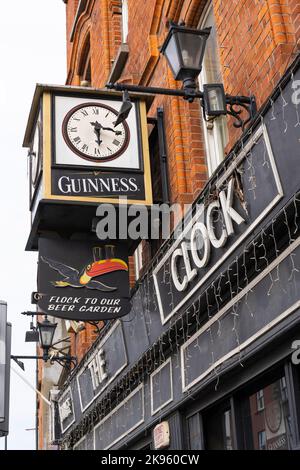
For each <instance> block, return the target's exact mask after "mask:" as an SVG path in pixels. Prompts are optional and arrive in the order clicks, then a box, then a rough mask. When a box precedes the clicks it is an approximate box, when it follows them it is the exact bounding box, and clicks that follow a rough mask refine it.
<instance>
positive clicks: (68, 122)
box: [62, 103, 130, 163]
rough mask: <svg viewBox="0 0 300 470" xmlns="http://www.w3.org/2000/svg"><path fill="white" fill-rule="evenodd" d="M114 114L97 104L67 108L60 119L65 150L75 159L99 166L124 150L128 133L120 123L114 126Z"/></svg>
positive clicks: (126, 145) (108, 107)
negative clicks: (98, 164)
mask: <svg viewBox="0 0 300 470" xmlns="http://www.w3.org/2000/svg"><path fill="white" fill-rule="evenodd" d="M117 116H118V111H116V110H115V109H113V108H111V107H110V106H107V105H104V104H98V103H84V104H81V105H79V106H76V107H75V108H73V109H71V110H70V111H69V112H68V114H67V115H66V117H65V118H64V120H63V125H62V133H63V137H64V140H65V142H66V144H67V145H68V147H69V148H70V149H71V150H72V151H73V152H74V153H75V154H76V155H78V156H79V157H81V158H83V159H85V160H89V161H91V162H96V163H101V162H108V161H111V160H115V159H116V158H118V157H119V156H120V155H122V154H123V153H124V152H125V150H126V149H127V147H128V144H129V139H130V131H129V127H128V124H127V123H126V122H125V121H124V122H123V123H121V124H119V125H118V126H116V127H114V124H115V122H116V119H117Z"/></svg>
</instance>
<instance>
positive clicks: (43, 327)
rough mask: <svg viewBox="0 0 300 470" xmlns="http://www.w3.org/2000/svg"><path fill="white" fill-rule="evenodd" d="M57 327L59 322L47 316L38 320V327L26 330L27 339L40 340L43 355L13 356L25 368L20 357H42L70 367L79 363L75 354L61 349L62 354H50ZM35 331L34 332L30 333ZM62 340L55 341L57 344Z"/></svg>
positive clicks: (37, 313)
mask: <svg viewBox="0 0 300 470" xmlns="http://www.w3.org/2000/svg"><path fill="white" fill-rule="evenodd" d="M22 314H23V315H30V316H34V315H41V314H40V313H39V312H22ZM56 327H57V323H51V322H50V321H49V320H48V318H47V316H45V318H44V319H43V321H42V322H37V328H33V327H32V326H31V330H33V331H27V332H26V339H25V341H27V342H28V341H29V342H38V341H39V342H40V347H41V348H42V350H43V355H42V356H15V355H12V356H11V358H12V359H13V360H14V361H15V362H16V363H17V364H18V366H20V367H21V368H22V369H23V370H24V364H23V363H22V362H21V361H20V359H42V360H43V361H45V362H47V361H48V360H50V363H52V362H58V363H59V364H60V365H61V366H63V367H67V368H70V365H71V364H73V365H74V366H75V365H76V364H77V358H76V357H74V356H69V355H68V354H65V353H64V352H62V351H60V354H55V355H50V356H49V350H50V349H51V348H54V344H53V338H54V334H55V330H56ZM29 333H34V334H32V335H31V334H29ZM60 342H61V341H58V342H56V343H55V345H57V344H58V343H60Z"/></svg>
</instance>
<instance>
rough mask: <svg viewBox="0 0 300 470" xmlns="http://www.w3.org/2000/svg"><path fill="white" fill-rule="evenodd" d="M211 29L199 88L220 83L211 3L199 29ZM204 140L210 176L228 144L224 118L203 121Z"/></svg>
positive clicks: (221, 158)
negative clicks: (207, 84)
mask: <svg viewBox="0 0 300 470" xmlns="http://www.w3.org/2000/svg"><path fill="white" fill-rule="evenodd" d="M209 26H210V27H212V29H211V33H210V35H209V38H208V40H207V44H206V50H205V55H204V59H203V66H202V72H201V74H200V76H199V83H200V88H201V89H202V87H203V85H204V84H206V83H222V74H221V65H220V59H219V50H218V42H217V34H216V25H215V19H214V12H213V6H212V2H209V7H208V9H207V10H206V11H205V12H204V15H203V17H202V20H201V22H200V24H199V28H200V29H203V28H207V27H209ZM203 129H204V139H205V146H206V155H207V166H208V172H209V175H211V174H212V173H213V172H214V170H215V169H216V168H217V166H218V165H219V164H220V163H221V161H222V160H223V158H224V148H225V147H226V145H227V143H228V129H227V119H226V116H220V117H217V118H216V119H214V120H212V121H210V122H206V121H205V120H204V119H203Z"/></svg>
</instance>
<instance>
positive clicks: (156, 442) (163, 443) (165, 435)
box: [153, 421, 170, 450]
mask: <svg viewBox="0 0 300 470" xmlns="http://www.w3.org/2000/svg"><path fill="white" fill-rule="evenodd" d="M169 445H170V429H169V423H168V421H163V422H162V423H159V424H157V426H155V428H154V429H153V447H154V449H155V450H160V449H165V448H166V447H169Z"/></svg>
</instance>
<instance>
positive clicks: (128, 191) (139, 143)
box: [23, 84, 154, 249]
mask: <svg viewBox="0 0 300 470" xmlns="http://www.w3.org/2000/svg"><path fill="white" fill-rule="evenodd" d="M153 99H154V97H153V96H151V95H147V96H144V95H139V94H138V93H132V94H131V95H130V100H131V104H132V106H131V107H130V112H129V114H127V115H126V117H124V114H123V113H121V110H122V106H123V96H122V94H121V93H118V92H115V91H111V90H105V89H96V88H88V87H77V86H56V85H55V86H53V85H41V84H38V85H37V86H36V90H35V93H34V97H33V101H32V105H31V109H30V113H29V116H28V123H27V126H26V131H25V136H24V141H23V146H24V147H26V148H27V149H28V154H29V160H30V171H29V188H30V211H31V222H32V232H31V234H30V237H29V240H28V244H27V249H36V248H37V241H38V237H39V233H40V232H39V231H40V230H45V231H47V230H50V231H51V230H54V229H58V230H61V229H62V227H64V226H65V225H66V226H67V227H68V231H70V230H73V229H74V231H75V232H80V233H84V232H85V231H86V230H87V231H89V232H90V230H91V224H92V222H91V221H92V219H93V217H94V215H95V207H98V206H99V205H100V204H109V203H110V204H113V205H114V206H116V208H118V207H119V206H121V205H122V206H124V205H132V204H136V205H146V206H151V205H152V203H153V198H152V182H151V167H150V154H149V136H148V125H147V112H148V111H149V109H150V107H151V106H152V103H153ZM120 116H123V117H124V119H123V120H122V121H121V122H120Z"/></svg>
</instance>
